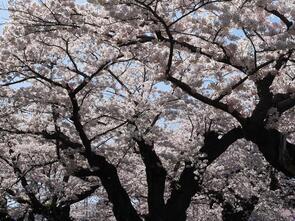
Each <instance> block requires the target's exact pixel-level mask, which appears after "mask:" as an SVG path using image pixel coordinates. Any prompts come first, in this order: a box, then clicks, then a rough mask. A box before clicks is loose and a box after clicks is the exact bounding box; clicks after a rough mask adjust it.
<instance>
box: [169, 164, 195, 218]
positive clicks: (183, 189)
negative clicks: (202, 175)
mask: <svg viewBox="0 0 295 221" xmlns="http://www.w3.org/2000/svg"><path fill="white" fill-rule="evenodd" d="M194 171H195V168H194V167H191V166H190V163H187V165H186V167H185V168H184V170H183V172H182V173H181V176H180V179H179V181H178V182H177V183H175V184H174V187H173V189H172V193H171V196H170V198H169V199H168V201H167V204H166V211H165V212H166V216H165V220H167V221H185V220H186V217H187V216H186V210H187V208H188V207H189V206H190V203H191V199H192V197H193V196H194V195H195V194H196V193H197V192H198V191H199V190H200V186H199V182H198V180H195V174H194Z"/></svg>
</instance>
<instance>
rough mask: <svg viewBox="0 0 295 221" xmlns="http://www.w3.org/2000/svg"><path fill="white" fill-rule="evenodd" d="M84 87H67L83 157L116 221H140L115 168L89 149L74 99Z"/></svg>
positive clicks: (88, 141)
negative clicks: (81, 144)
mask: <svg viewBox="0 0 295 221" xmlns="http://www.w3.org/2000/svg"><path fill="white" fill-rule="evenodd" d="M84 86H85V85H84V84H83V83H82V84H81V85H80V86H78V87H77V88H76V89H75V90H74V91H73V90H72V89H71V88H70V87H68V93H69V97H70V100H71V103H72V117H71V120H72V121H73V123H74V125H75V128H76V130H77V132H78V134H79V137H80V139H81V141H82V143H83V146H84V148H85V153H84V156H85V157H86V159H87V161H88V164H89V166H90V167H91V169H92V170H94V171H95V173H94V174H95V175H96V176H97V177H99V178H100V180H101V183H102V185H103V187H104V188H105V190H106V192H107V194H108V198H109V200H110V202H111V203H112V204H113V213H114V216H115V217H116V219H117V220H118V221H141V219H140V217H139V215H138V214H137V212H136V210H135V209H134V207H133V205H132V203H131V200H130V198H129V196H128V194H127V192H126V190H125V189H124V188H123V186H122V184H121V182H120V179H119V176H118V173H117V169H116V167H115V166H114V165H113V164H111V163H109V162H107V160H106V159H105V157H103V156H100V155H97V154H95V153H94V152H93V151H92V149H91V140H90V139H89V138H88V136H87V134H86V132H85V131H84V128H83V125H82V123H81V119H80V114H79V110H80V107H79V104H78V101H77V98H76V93H78V92H79V91H80V90H81V89H82V88H83V87H84Z"/></svg>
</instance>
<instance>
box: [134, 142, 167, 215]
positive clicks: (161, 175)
mask: <svg viewBox="0 0 295 221" xmlns="http://www.w3.org/2000/svg"><path fill="white" fill-rule="evenodd" d="M136 142H137V144H138V147H139V151H140V154H141V158H142V160H143V162H144V165H145V171H146V176H147V184H148V206H149V217H148V220H150V221H162V220H163V219H164V206H165V202H164V190H165V180H166V175H167V172H166V170H165V168H164V167H163V165H162V162H161V160H160V158H159V157H158V156H157V154H156V152H155V151H154V149H153V148H154V146H153V144H148V143H146V142H145V141H144V140H143V139H136Z"/></svg>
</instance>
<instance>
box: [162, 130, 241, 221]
mask: <svg viewBox="0 0 295 221" xmlns="http://www.w3.org/2000/svg"><path fill="white" fill-rule="evenodd" d="M242 137H243V133H242V129H241V128H234V129H232V130H230V131H229V132H227V133H226V134H225V135H223V136H222V137H221V138H220V139H218V134H217V133H215V132H213V131H211V132H210V133H207V134H205V140H204V146H203V147H202V148H201V150H200V151H201V152H202V153H205V154H206V156H205V159H207V160H208V165H209V164H211V163H212V162H213V161H214V160H215V159H217V158H218V157H219V156H220V155H221V154H222V153H223V152H225V151H226V150H227V148H228V147H229V146H230V145H231V144H232V143H234V142H235V141H236V140H238V139H240V138H242ZM196 170H198V168H195V167H194V165H191V163H190V162H187V163H186V167H185V168H184V170H183V172H182V173H181V176H180V179H179V181H178V182H177V183H176V184H175V185H174V188H173V189H172V193H171V196H170V198H169V199H168V201H167V204H166V220H167V221H168V220H169V221H184V220H186V210H187V208H188V207H189V205H190V203H191V200H192V197H193V196H194V195H195V194H196V193H197V192H198V191H200V190H201V189H200V182H201V180H200V179H201V177H198V176H196V175H195V174H194V172H195V171H196ZM197 172H200V171H197ZM200 176H202V174H201V175H200Z"/></svg>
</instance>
